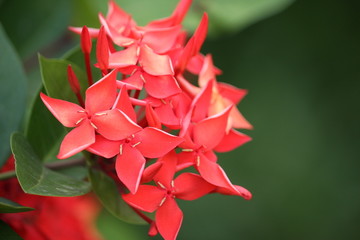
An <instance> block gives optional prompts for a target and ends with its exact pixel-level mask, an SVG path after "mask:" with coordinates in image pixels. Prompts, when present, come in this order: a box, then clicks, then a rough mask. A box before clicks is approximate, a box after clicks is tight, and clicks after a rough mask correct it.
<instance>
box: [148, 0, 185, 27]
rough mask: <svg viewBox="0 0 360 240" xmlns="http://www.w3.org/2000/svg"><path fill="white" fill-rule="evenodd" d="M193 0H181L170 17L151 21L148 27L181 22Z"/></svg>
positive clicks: (167, 25)
mask: <svg viewBox="0 0 360 240" xmlns="http://www.w3.org/2000/svg"><path fill="white" fill-rule="evenodd" d="M191 2H192V0H181V1H180V2H179V3H178V5H177V6H176V8H175V10H174V12H173V13H172V14H171V16H170V17H167V18H163V19H158V20H155V21H152V22H150V23H149V24H148V25H147V26H146V27H148V28H163V27H169V26H174V25H177V24H180V23H181V22H182V20H183V19H184V17H185V15H186V13H187V12H188V10H189V8H190V6H191Z"/></svg>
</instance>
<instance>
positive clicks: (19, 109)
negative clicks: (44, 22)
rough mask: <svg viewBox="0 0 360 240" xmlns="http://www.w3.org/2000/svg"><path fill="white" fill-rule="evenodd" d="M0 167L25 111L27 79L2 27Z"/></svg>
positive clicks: (0, 37) (0, 56)
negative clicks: (13, 133)
mask: <svg viewBox="0 0 360 240" xmlns="http://www.w3.org/2000/svg"><path fill="white" fill-rule="evenodd" d="M0 49H1V53H0V83H1V85H2V86H1V87H0V143H1V144H0V166H2V164H3V163H4V162H5V161H6V159H7V158H8V156H9V154H10V141H9V138H10V135H11V133H12V132H13V131H15V130H17V129H18V127H19V125H20V122H21V118H22V117H23V116H24V111H25V106H26V105H25V97H26V86H27V79H26V75H25V73H24V70H23V67H22V65H21V62H20V60H19V58H18V56H17V54H16V52H15V50H14V48H13V46H12V45H11V43H10V42H9V40H8V38H7V36H6V34H5V32H4V30H3V28H2V26H1V25H0Z"/></svg>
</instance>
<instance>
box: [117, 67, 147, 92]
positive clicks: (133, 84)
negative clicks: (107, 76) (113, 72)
mask: <svg viewBox="0 0 360 240" xmlns="http://www.w3.org/2000/svg"><path fill="white" fill-rule="evenodd" d="M141 74H142V73H141V71H136V72H134V74H133V75H131V76H130V77H128V78H125V79H123V80H121V81H117V85H118V86H119V88H121V87H122V86H123V85H126V86H127V89H136V90H141V89H142V88H143V85H144V81H143V80H142V79H141V77H140V76H141Z"/></svg>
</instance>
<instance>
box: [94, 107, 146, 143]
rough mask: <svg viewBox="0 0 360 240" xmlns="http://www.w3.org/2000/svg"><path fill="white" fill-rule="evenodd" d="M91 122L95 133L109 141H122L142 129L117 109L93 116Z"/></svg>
mask: <svg viewBox="0 0 360 240" xmlns="http://www.w3.org/2000/svg"><path fill="white" fill-rule="evenodd" d="M91 122H92V123H93V124H94V125H95V126H96V127H97V129H96V130H97V132H98V133H100V134H101V135H103V136H104V137H105V138H107V139H109V140H122V139H124V138H126V137H128V136H130V135H131V134H134V133H136V132H138V131H141V130H142V128H141V127H140V126H138V125H137V124H136V123H134V122H133V121H132V120H131V119H130V118H129V117H128V116H127V115H125V114H124V113H123V112H122V111H120V110H118V109H112V110H109V111H104V112H100V113H97V114H95V115H94V116H93V117H92V118H91Z"/></svg>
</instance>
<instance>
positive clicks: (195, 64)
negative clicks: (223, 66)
mask: <svg viewBox="0 0 360 240" xmlns="http://www.w3.org/2000/svg"><path fill="white" fill-rule="evenodd" d="M204 60H205V57H204V55H202V54H201V53H198V54H197V55H195V56H193V57H192V58H191V59H190V61H189V63H188V65H187V66H186V69H187V70H188V71H189V72H191V73H192V74H194V75H199V74H200V71H201V69H202V67H203V65H204ZM214 73H215V74H216V75H220V74H222V71H221V70H220V69H219V68H217V67H215V66H214Z"/></svg>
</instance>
